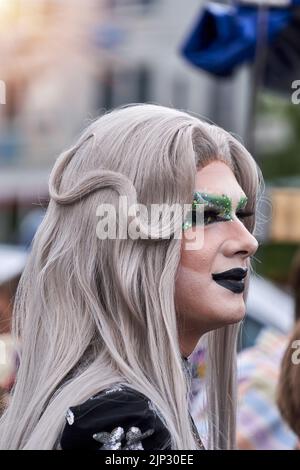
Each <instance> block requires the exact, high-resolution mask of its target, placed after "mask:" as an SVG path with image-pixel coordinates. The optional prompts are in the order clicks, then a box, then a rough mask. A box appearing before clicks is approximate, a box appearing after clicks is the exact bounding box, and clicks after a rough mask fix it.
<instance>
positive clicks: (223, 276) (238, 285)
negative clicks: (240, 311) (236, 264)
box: [212, 268, 248, 294]
mask: <svg viewBox="0 0 300 470" xmlns="http://www.w3.org/2000/svg"><path fill="white" fill-rule="evenodd" d="M247 272H248V269H247V268H233V269H229V270H228V271H224V272H222V273H214V274H212V278H213V280H214V281H215V282H217V283H218V284H220V286H222V287H225V288H226V289H229V290H231V292H234V293H235V294H240V293H241V292H243V290H244V288H245V284H244V282H243V279H244V278H245V277H246V276H247Z"/></svg>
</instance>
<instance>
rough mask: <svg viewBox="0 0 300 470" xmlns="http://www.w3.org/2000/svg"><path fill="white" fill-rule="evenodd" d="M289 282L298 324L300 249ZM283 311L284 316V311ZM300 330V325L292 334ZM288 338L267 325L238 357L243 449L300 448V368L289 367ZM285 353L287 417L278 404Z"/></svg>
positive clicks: (239, 432)
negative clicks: (297, 385)
mask: <svg viewBox="0 0 300 470" xmlns="http://www.w3.org/2000/svg"><path fill="white" fill-rule="evenodd" d="M290 285H291V286H292V290H293V294H294V298H295V320H296V322H297V325H298V323H299V320H300V251H299V252H297V254H296V256H295V258H294V260H293V263H292V267H291V271H290ZM282 314H283V315H284V312H282ZM298 331H299V325H298V326H297V328H296V329H295V332H294V334H293V337H295V336H296V335H297V332H298ZM298 339H300V336H299V337H298ZM289 340H290V338H289V336H287V335H285V334H283V333H281V332H279V331H277V330H275V329H274V328H270V327H266V328H264V329H263V330H262V332H261V333H260V334H259V335H258V337H257V340H256V344H255V345H254V346H253V347H252V348H248V349H245V350H244V351H242V352H241V353H240V354H239V356H238V380H239V392H238V410H239V411H238V420H237V442H238V447H239V448H240V449H266V450H272V449H274V450H290V449H295V448H298V447H299V439H298V437H299V432H298V433H297V432H296V431H295V430H296V429H298V430H299V427H298V425H296V423H295V422H296V421H297V419H298V420H299V411H300V408H299V407H298V416H297V415H296V414H294V416H292V414H291V411H292V409H293V406H295V407H296V408H297V406H299V400H298V397H299V394H300V388H299V387H298V388H296V383H298V384H299V380H298V379H299V371H298V369H299V367H298V369H297V367H296V366H295V367H294V368H293V367H292V366H291V367H289V366H290V364H289V358H290V355H291V350H290V347H288V349H287V352H286V353H285V351H286V348H287V344H288V342H289ZM284 353H285V357H284V360H283V366H282V371H281V379H280V401H279V403H280V407H281V410H282V411H283V417H284V418H288V419H283V418H282V416H281V414H280V410H279V409H278V406H277V403H276V389H277V386H278V380H279V373H280V364H281V361H282V357H283V355H284ZM297 380H298V382H297ZM289 387H290V388H289ZM297 404H298V405H297ZM295 411H296V409H295ZM291 423H292V425H291ZM298 424H299V421H298ZM295 432H296V433H295ZM297 434H298V435H297Z"/></svg>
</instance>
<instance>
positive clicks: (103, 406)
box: [60, 384, 201, 450]
mask: <svg viewBox="0 0 300 470" xmlns="http://www.w3.org/2000/svg"><path fill="white" fill-rule="evenodd" d="M66 420H67V423H66V425H65V428H64V430H63V433H62V437H61V441H60V446H61V448H62V449H63V450H69V449H70V450H75V449H76V450H78V449H81V450H171V444H170V433H169V431H168V429H167V428H166V427H165V425H164V424H163V420H162V419H161V417H160V414H159V411H158V410H157V409H156V408H155V406H154V405H153V403H152V402H151V401H150V400H149V399H148V398H147V397H146V396H145V395H143V394H142V393H140V392H138V391H136V390H133V389H131V388H130V387H128V386H126V385H118V384H116V385H115V386H113V387H112V388H109V389H106V390H104V391H102V392H100V393H99V394H97V395H95V396H93V397H91V398H89V399H88V400H87V401H85V402H84V403H82V404H80V405H77V406H73V407H71V408H69V410H68V411H67V413H66ZM192 424H193V428H194V432H195V435H196V437H198V438H199V436H198V433H197V430H196V428H195V425H194V423H193V421H192ZM199 444H200V445H201V441H200V439H199Z"/></svg>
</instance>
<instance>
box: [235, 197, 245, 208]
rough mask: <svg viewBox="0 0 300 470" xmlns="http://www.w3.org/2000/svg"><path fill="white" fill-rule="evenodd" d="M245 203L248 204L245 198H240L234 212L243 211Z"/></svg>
mask: <svg viewBox="0 0 300 470" xmlns="http://www.w3.org/2000/svg"><path fill="white" fill-rule="evenodd" d="M247 202H248V198H247V197H246V196H242V197H241V199H240V200H239V203H238V206H237V208H236V210H237V211H238V210H241V209H245V207H246V205H247Z"/></svg>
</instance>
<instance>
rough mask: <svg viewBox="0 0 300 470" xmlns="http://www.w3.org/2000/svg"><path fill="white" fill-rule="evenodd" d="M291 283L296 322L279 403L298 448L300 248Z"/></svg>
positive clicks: (283, 367)
mask: <svg viewBox="0 0 300 470" xmlns="http://www.w3.org/2000/svg"><path fill="white" fill-rule="evenodd" d="M291 283H292V287H293V291H294V296H295V301H296V305H295V312H296V324H295V327H294V329H293V331H292V333H291V335H290V339H289V344H288V347H287V349H286V351H285V353H284V356H283V359H282V363H281V371H280V376H279V383H278V389H277V403H278V406H279V409H280V412H281V414H282V416H283V419H284V420H285V421H286V422H287V423H288V425H289V426H290V428H291V429H292V430H293V431H294V433H295V434H296V435H297V436H298V438H299V440H298V444H297V449H300V250H299V251H298V252H297V254H296V257H295V260H294V263H293V269H292V271H291Z"/></svg>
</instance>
